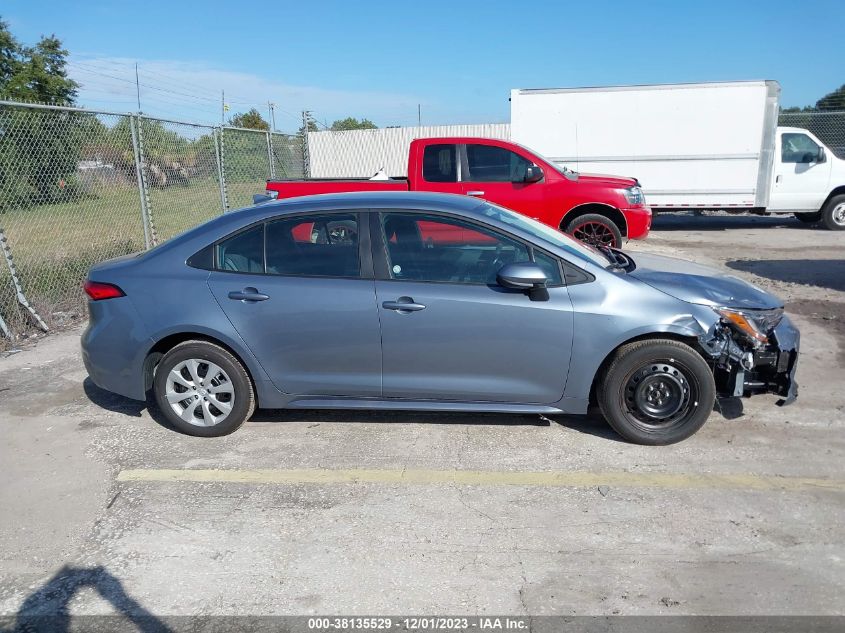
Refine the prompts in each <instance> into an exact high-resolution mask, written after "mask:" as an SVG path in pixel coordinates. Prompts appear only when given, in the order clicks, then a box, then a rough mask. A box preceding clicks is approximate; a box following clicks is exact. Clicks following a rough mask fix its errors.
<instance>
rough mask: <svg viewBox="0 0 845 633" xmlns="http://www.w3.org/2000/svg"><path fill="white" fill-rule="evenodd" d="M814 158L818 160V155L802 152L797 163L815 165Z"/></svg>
mask: <svg viewBox="0 0 845 633" xmlns="http://www.w3.org/2000/svg"><path fill="white" fill-rule="evenodd" d="M816 158H818V154H813V153H812V152H804V153H803V154H801V160H799V161H798V162H799V163H804V164H807V163H815V162H816Z"/></svg>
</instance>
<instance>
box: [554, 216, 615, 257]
mask: <svg viewBox="0 0 845 633" xmlns="http://www.w3.org/2000/svg"><path fill="white" fill-rule="evenodd" d="M564 230H565V231H566V232H567V233H569V234H570V235H571V236H572V237H574V238H575V239H576V240H580V241H582V242H584V243H585V244H590V245H591V246H612V247H613V248H621V247H622V232H621V231H620V230H619V227H618V226H616V224H615V223H614V222H613V220H611V219H610V218H608V217H606V216H604V215H599V214H598V213H587V214H586V215H581V216H578V217H577V218H575V219H574V220H571V221H569V222H568V223H567V225H566V228H565V229H564Z"/></svg>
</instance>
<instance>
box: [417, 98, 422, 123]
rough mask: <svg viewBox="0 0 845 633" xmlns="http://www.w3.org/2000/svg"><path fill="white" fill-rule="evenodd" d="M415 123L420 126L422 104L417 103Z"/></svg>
mask: <svg viewBox="0 0 845 633" xmlns="http://www.w3.org/2000/svg"><path fill="white" fill-rule="evenodd" d="M417 125H418V126H420V127H422V106H421V105H420V104H419V103H418V104H417Z"/></svg>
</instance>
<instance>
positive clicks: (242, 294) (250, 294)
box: [229, 287, 270, 303]
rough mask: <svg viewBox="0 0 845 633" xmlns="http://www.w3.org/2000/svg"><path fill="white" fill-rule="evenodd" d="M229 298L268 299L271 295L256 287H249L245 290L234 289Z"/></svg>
mask: <svg viewBox="0 0 845 633" xmlns="http://www.w3.org/2000/svg"><path fill="white" fill-rule="evenodd" d="M229 298H230V299H233V300H235V301H249V302H250V303H252V302H253V301H266V300H267V299H269V298H270V295H265V294H264V293H263V292H258V290H256V289H255V288H252V287H249V288H244V289H243V290H233V291H232V292H230V293H229Z"/></svg>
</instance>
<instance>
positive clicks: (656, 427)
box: [596, 339, 716, 445]
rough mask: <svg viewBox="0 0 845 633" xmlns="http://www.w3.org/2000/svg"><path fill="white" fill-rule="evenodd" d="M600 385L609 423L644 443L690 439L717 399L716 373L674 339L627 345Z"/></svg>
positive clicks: (603, 412)
mask: <svg viewBox="0 0 845 633" xmlns="http://www.w3.org/2000/svg"><path fill="white" fill-rule="evenodd" d="M597 387H598V389H597V392H596V395H597V399H598V402H599V406H600V408H601V411H602V414H603V415H604V417H605V419H607V421H608V423H609V424H610V425H611V426H612V427H613V428H614V430H616V432H617V433H619V434H620V435H621V436H622V437H624V438H625V439H627V440H630V441H632V442H636V443H638V444H653V445H659V444H673V443H675V442H680V441H681V440H684V439H686V438H688V437H690V436H691V435H693V434H694V433H695V432H696V431H698V429H700V428H701V426H702V425H703V424H704V423H705V422H706V421H707V418H708V417H709V415H710V413H711V412H712V410H713V404H714V403H715V399H716V385H715V382H714V380H713V373H712V371H711V370H710V367H709V366H708V365H707V363H706V362H705V361H704V359H703V358H702V357H701V355H700V354H699V353H698V352H696V351H695V350H694V349H692V348H691V347H690V346H688V345H686V344H684V343H682V342H680V341H675V340H669V339H652V340H645V341H637V342H635V343H630V344H628V345H625V346H623V347H621V348H620V349H619V350H618V351H617V352H616V354H615V355H614V356H613V358H612V359H611V361H610V363H609V364H608V366H607V368H606V369H605V370H604V372H603V373H602V376H601V378H600V381H599V383H598V385H597Z"/></svg>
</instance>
